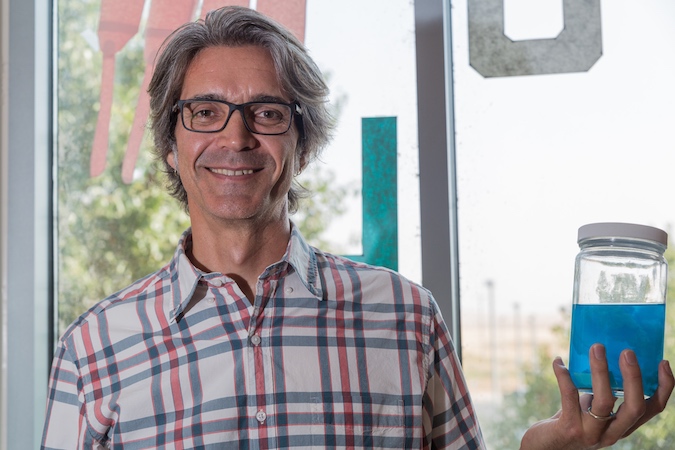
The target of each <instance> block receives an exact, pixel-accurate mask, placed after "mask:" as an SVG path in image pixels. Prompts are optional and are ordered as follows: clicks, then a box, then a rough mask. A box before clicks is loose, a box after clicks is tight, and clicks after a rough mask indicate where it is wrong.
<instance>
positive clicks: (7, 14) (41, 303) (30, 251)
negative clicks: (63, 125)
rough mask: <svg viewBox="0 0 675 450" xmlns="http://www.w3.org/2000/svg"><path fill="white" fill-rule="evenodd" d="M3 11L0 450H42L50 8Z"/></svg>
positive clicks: (35, 1)
mask: <svg viewBox="0 0 675 450" xmlns="http://www.w3.org/2000/svg"><path fill="white" fill-rule="evenodd" d="M0 8H1V9H0V20H1V25H2V26H1V27H0V29H1V30H2V32H1V34H0V46H1V61H2V80H1V83H2V91H1V92H2V94H1V95H0V99H1V100H2V102H1V106H0V139H1V140H0V198H1V199H2V207H1V209H0V239H1V240H0V254H1V258H0V281H1V283H2V297H1V298H0V302H1V303H0V304H1V305H2V308H1V309H0V327H1V331H2V332H1V333H0V359H1V368H0V371H1V372H0V380H2V382H1V384H0V448H38V447H39V445H40V436H41V434H42V426H43V421H44V405H45V399H46V396H47V378H48V370H49V363H50V360H51V356H52V350H51V349H52V344H53V337H52V332H51V330H52V329H53V326H52V323H53V320H52V318H53V307H52V303H53V302H52V300H53V275H52V274H53V267H54V265H53V263H52V260H53V256H54V252H53V237H52V222H53V220H52V217H53V209H52V208H53V206H52V204H53V202H52V164H51V162H52V158H51V154H52V143H53V137H52V130H53V127H52V117H53V114H52V112H53V110H52V105H53V101H52V92H53V91H52V58H53V57H52V54H53V53H52V2H51V1H50V0H27V1H25V0H1V3H0ZM10 105H22V114H10V113H9V110H8V108H9V106H10ZM10 412H11V413H10Z"/></svg>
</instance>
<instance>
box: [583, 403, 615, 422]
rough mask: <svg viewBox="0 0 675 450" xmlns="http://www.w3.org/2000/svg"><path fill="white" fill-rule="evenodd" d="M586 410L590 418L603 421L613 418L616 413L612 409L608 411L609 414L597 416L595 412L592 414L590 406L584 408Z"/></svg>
mask: <svg viewBox="0 0 675 450" xmlns="http://www.w3.org/2000/svg"><path fill="white" fill-rule="evenodd" d="M586 412H587V413H588V414H590V416H591V417H592V418H594V419H596V420H602V421H605V420H612V419H614V418H615V417H616V414H614V411H612V412H610V413H609V416H598V415H597V414H594V413H593V411H591V407H590V406H589V407H588V409H587V410H586Z"/></svg>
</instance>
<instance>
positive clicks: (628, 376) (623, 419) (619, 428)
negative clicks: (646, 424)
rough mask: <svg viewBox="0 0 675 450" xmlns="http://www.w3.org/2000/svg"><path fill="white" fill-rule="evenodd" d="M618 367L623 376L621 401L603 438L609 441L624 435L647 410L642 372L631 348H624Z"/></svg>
mask: <svg viewBox="0 0 675 450" xmlns="http://www.w3.org/2000/svg"><path fill="white" fill-rule="evenodd" d="M619 368H620V369H621V376H622V377H623V398H624V400H623V403H622V404H621V406H620V407H619V410H618V411H617V412H616V418H615V420H614V421H613V422H612V423H611V424H610V426H609V428H608V429H607V432H606V433H605V436H604V438H605V439H608V440H609V441H610V443H613V442H615V441H616V440H618V439H619V438H621V437H622V436H625V435H626V433H627V432H628V430H630V429H631V428H632V427H633V426H634V425H635V424H636V423H638V421H639V420H640V419H641V418H642V417H643V416H644V414H645V412H646V410H647V403H646V402H645V397H644V390H643V387H642V373H641V370H640V365H639V364H638V360H637V356H636V355H635V352H634V351H633V350H624V351H623V352H621V355H620V356H619Z"/></svg>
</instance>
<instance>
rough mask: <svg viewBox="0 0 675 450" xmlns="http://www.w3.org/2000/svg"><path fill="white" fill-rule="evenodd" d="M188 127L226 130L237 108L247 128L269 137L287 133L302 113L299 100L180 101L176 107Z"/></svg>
mask: <svg viewBox="0 0 675 450" xmlns="http://www.w3.org/2000/svg"><path fill="white" fill-rule="evenodd" d="M174 111H175V112H178V113H179V114H180V117H181V121H182V122H183V126H184V127H185V129H187V130H190V131H194V132H196V133H217V132H219V131H222V130H224V129H225V127H226V126H227V123H228V122H229V121H230V118H231V117H232V114H233V113H234V112H235V111H239V112H240V113H241V117H242V118H243V119H244V125H245V126H246V129H247V130H248V131H250V132H251V133H255V134H264V135H268V136H273V135H278V134H284V133H285V132H287V131H288V130H289V129H290V128H291V124H292V123H293V116H294V115H296V114H297V115H301V114H302V109H301V108H300V105H299V104H298V103H297V102H293V103H283V102H274V101H272V102H247V103H242V104H240V105H237V104H236V103H230V102H226V101H225V100H192V99H190V100H179V101H178V102H177V103H176V106H174Z"/></svg>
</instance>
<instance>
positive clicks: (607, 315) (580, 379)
mask: <svg viewBox="0 0 675 450" xmlns="http://www.w3.org/2000/svg"><path fill="white" fill-rule="evenodd" d="M665 317H666V305H665V304H663V303H661V304H640V305H636V304H611V305H603V304H601V305H573V307H572V335H571V343H570V363H569V366H570V367H569V370H570V375H571V376H572V381H573V382H574V384H575V386H576V387H577V388H578V389H580V390H586V391H591V390H592V385H591V369H590V365H589V361H588V351H589V349H590V348H591V345H593V344H595V343H596V342H599V343H601V344H604V346H605V348H606V351H607V364H608V366H609V374H610V382H611V386H612V390H613V391H614V392H615V394H619V395H621V394H622V393H623V377H622V376H621V371H620V370H619V355H620V353H621V352H622V351H623V350H625V349H627V348H629V349H631V350H633V351H634V352H635V354H636V355H637V358H638V363H639V364H640V369H641V370H642V386H643V388H644V394H645V395H646V396H652V395H654V392H655V391H656V388H657V386H658V384H659V380H658V365H659V362H661V360H662V359H663V328H664V323H665Z"/></svg>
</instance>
